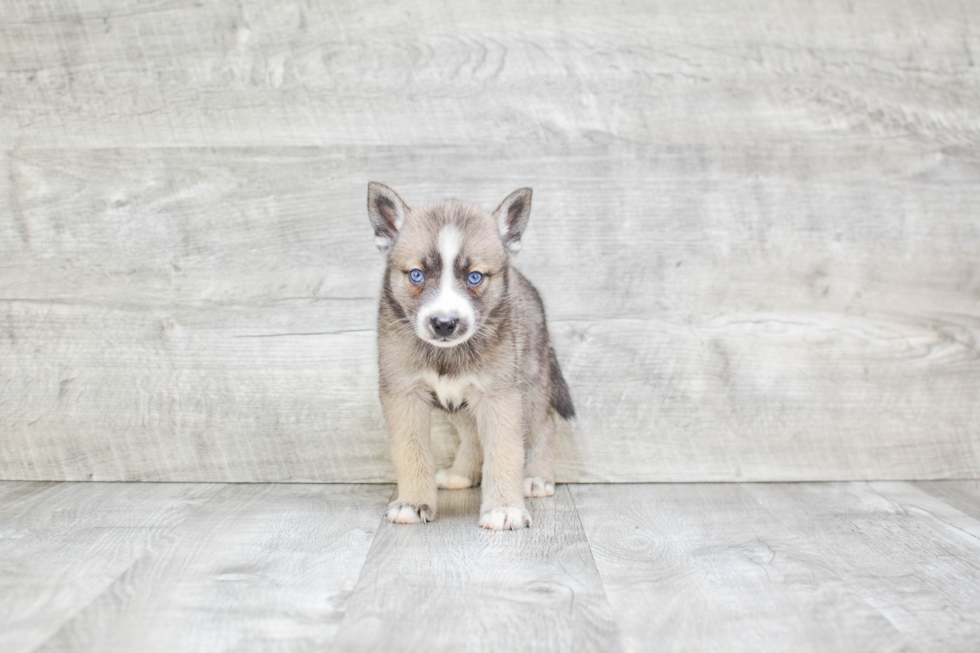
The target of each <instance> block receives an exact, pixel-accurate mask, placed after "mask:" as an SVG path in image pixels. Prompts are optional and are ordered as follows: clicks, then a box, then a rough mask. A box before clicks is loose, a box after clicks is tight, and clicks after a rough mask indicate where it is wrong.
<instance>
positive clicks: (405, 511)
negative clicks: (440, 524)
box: [385, 501, 436, 524]
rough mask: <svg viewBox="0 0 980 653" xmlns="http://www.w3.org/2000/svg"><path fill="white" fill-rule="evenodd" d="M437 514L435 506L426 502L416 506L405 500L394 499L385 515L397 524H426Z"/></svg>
mask: <svg viewBox="0 0 980 653" xmlns="http://www.w3.org/2000/svg"><path fill="white" fill-rule="evenodd" d="M435 516H436V510H435V508H432V507H430V506H428V505H427V504H424V503H423V504H422V505H420V506H416V505H415V504H412V503H406V502H404V501H392V502H391V503H389V504H388V510H386V511H385V517H386V518H387V519H388V521H390V522H393V523H395V524H424V523H425V522H427V521H432V520H433V518H435Z"/></svg>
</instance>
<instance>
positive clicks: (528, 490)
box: [524, 476, 555, 498]
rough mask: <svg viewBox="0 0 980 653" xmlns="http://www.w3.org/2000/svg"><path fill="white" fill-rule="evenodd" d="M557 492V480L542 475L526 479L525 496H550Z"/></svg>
mask: <svg viewBox="0 0 980 653" xmlns="http://www.w3.org/2000/svg"><path fill="white" fill-rule="evenodd" d="M554 493H555V482H554V481H549V480H548V479H546V478H544V477H541V476H534V477H530V476H529V477H528V478H525V479H524V496H526V497H528V498H531V497H550V496H551V495H553V494H554Z"/></svg>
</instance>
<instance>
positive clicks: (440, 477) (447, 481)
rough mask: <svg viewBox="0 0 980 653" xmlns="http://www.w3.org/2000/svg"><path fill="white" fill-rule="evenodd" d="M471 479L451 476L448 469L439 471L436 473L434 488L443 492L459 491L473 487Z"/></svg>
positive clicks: (456, 475) (459, 475)
mask: <svg viewBox="0 0 980 653" xmlns="http://www.w3.org/2000/svg"><path fill="white" fill-rule="evenodd" d="M473 485H474V483H473V479H471V478H467V477H466V476H463V475H461V474H453V473H452V472H451V471H450V470H448V469H440V470H439V471H438V472H436V487H437V488H442V489H443V490H461V489H463V488H465V487H473Z"/></svg>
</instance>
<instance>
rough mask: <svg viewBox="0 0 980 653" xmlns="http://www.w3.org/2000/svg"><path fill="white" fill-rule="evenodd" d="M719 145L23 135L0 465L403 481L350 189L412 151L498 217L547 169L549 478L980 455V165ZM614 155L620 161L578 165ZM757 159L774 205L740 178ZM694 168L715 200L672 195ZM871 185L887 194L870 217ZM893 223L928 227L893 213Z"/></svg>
mask: <svg viewBox="0 0 980 653" xmlns="http://www.w3.org/2000/svg"><path fill="white" fill-rule="evenodd" d="M630 152H632V154H630ZM702 155H703V153H692V152H685V151H681V150H678V151H675V152H673V153H669V154H657V153H654V152H652V151H651V150H649V149H642V150H639V149H635V148H634V149H633V150H620V151H619V152H618V153H609V152H608V151H604V150H596V149H590V150H588V151H583V152H580V153H579V154H578V155H575V156H572V155H569V156H566V157H555V158H553V159H549V160H545V161H544V163H542V161H541V160H539V159H537V158H536V157H531V156H528V157H523V158H521V157H512V158H510V159H503V158H500V159H498V158H497V157H491V158H490V160H491V161H496V162H495V163H492V164H491V163H488V162H487V160H486V159H485V158H484V159H480V161H481V163H477V164H470V163H468V159H467V157H466V156H463V155H460V154H458V153H453V152H452V151H449V150H429V151H422V152H419V151H415V152H414V153H412V152H410V151H409V150H398V149H389V150H385V151H379V152H377V153H376V156H365V155H359V154H358V153H357V151H354V150H343V149H340V150H322V149H315V148H314V149H287V150H277V151H262V152H256V151H246V150H221V151H202V150H143V151H123V150H106V151H97V152H90V151H82V150H78V151H67V152H65V151H33V152H27V153H17V154H15V155H14V156H13V157H12V158H11V165H12V166H13V168H14V176H13V179H14V180H15V182H16V187H17V193H16V194H15V195H14V198H15V200H16V205H17V210H18V213H17V215H18V216H19V218H18V219H19V220H20V222H19V223H18V224H19V225H20V226H19V227H17V229H14V227H13V226H12V225H10V230H8V233H7V236H6V237H5V238H4V239H3V241H2V245H0V246H2V248H3V250H4V254H5V255H6V256H5V257H4V260H5V261H7V263H6V266H5V268H4V276H3V293H4V294H3V297H2V298H0V306H2V307H3V309H4V312H3V313H2V314H0V320H2V322H0V328H2V330H3V332H4V333H5V334H7V338H6V339H4V340H3V341H0V350H2V354H3V360H4V361H5V364H4V367H3V370H2V374H3V378H4V383H5V388H6V390H5V393H4V402H5V406H6V411H5V416H4V418H3V419H4V421H5V425H6V429H5V432H6V433H7V437H5V438H3V439H0V474H3V476H4V477H5V478H17V479H44V478H68V479H73V480H88V479H95V480H120V479H122V480H137V479H148V480H168V481H192V480H202V479H206V480H213V481H269V480H274V481H390V480H392V478H393V475H392V471H391V466H390V462H389V460H388V453H387V445H386V441H385V436H384V431H383V421H382V419H381V415H380V408H379V405H378V402H377V398H376V397H377V389H376V383H377V381H376V371H375V357H376V353H375V348H374V332H373V324H374V315H375V311H376V297H377V284H378V280H379V278H380V276H381V262H380V259H379V257H378V256H377V253H376V252H375V250H374V248H373V246H372V245H371V243H370V238H371V234H370V230H369V229H368V227H367V219H366V218H365V217H364V216H363V212H364V211H363V206H361V204H362V203H363V202H362V200H363V198H362V197H361V195H362V194H363V192H362V191H363V188H362V187H361V185H362V184H361V182H362V181H363V178H366V176H367V173H365V170H366V169H368V168H371V167H374V169H375V170H381V169H388V170H397V171H399V172H398V174H396V175H394V176H396V177H401V178H402V179H404V180H406V183H405V186H406V187H407V191H403V192H404V194H405V197H406V198H407V199H408V200H409V201H410V202H412V203H415V200H416V198H431V197H433V196H438V195H436V193H438V192H440V191H438V190H437V189H436V187H435V184H434V182H432V181H430V180H423V179H422V178H420V177H419V174H418V172H417V169H418V167H419V165H420V164H419V161H420V157H421V158H422V159H423V160H424V161H425V162H426V164H427V165H428V166H431V167H434V168H436V170H437V173H438V174H436V175H434V178H440V179H443V178H449V179H450V180H451V181H450V182H447V185H449V186H452V187H456V188H461V192H460V195H462V196H466V197H473V198H474V200H475V201H479V202H482V204H483V205H484V206H488V207H490V206H492V205H493V203H494V201H495V200H494V199H493V198H495V197H496V195H502V194H503V193H504V192H506V190H505V189H507V188H509V186H510V185H513V184H515V183H517V182H516V180H517V179H519V178H527V179H530V180H531V181H532V182H535V183H536V182H538V181H540V185H538V184H537V183H536V185H537V186H538V188H539V190H538V191H536V195H535V198H536V199H535V201H536V204H535V206H536V212H535V215H534V218H533V219H532V222H531V228H530V232H529V234H528V236H527V239H526V240H527V242H526V245H525V248H524V251H522V254H521V257H520V259H519V263H520V265H521V267H522V269H524V270H525V271H526V272H527V274H528V275H529V276H530V278H531V279H532V280H534V281H535V282H536V283H537V285H538V287H539V288H540V289H541V291H542V294H543V295H544V298H545V302H546V305H547V307H548V309H549V314H550V316H551V321H552V332H553V335H554V338H555V341H556V346H557V349H558V352H559V358H560V359H561V363H562V366H563V368H564V370H565V373H566V376H567V377H568V379H569V382H570V384H571V387H572V392H573V396H574V398H575V400H576V402H577V405H578V408H579V410H578V412H579V415H580V419H579V421H578V423H577V425H576V426H575V428H574V430H571V431H566V433H565V435H564V437H563V438H562V439H561V440H560V452H559V478H560V479H561V480H566V481H575V480H584V481H649V480H672V481H673V480H680V481H685V480H686V481H689V480H699V479H700V480H739V479H752V480H813V479H817V480H839V479H848V478H872V479H874V478H877V479H900V478H964V477H967V478H968V477H971V476H975V475H977V474H978V473H980V445H978V443H977V439H976V437H975V433H976V428H977V425H978V424H980V413H978V404H977V402H976V401H974V398H975V397H976V396H977V393H978V392H980V359H978V357H977V354H976V344H975V343H976V341H977V338H978V334H980V317H978V316H977V314H976V312H977V310H976V306H977V300H976V299H975V297H976V296H977V293H978V292H980V286H978V284H980V274H978V273H977V269H976V266H977V263H976V261H977V260H978V259H976V257H973V256H972V254H971V255H968V252H969V251H970V250H971V249H972V248H973V244H974V243H976V242H980V235H978V233H977V229H978V225H977V223H976V222H975V220H973V218H972V216H974V215H976V214H977V213H978V212H980V196H978V195H977V193H976V192H975V191H973V190H970V191H968V192H954V189H960V190H966V186H962V184H961V183H960V182H956V183H953V182H951V181H950V182H948V181H943V180H950V179H953V180H956V179H959V180H968V179H972V178H973V177H974V176H975V175H976V171H977V160H975V159H974V158H973V157H972V155H970V154H967V153H965V152H960V153H959V154H955V155H950V156H944V157H941V158H939V159H935V158H930V157H931V156H932V155H928V156H927V155H923V154H921V153H919V154H915V153H914V152H912V151H908V152H906V155H905V156H906V158H904V159H902V158H898V159H893V160H891V163H890V165H891V166H892V170H893V171H895V172H894V173H888V172H885V171H883V170H882V169H881V168H880V165H879V164H880V162H881V160H882V159H883V158H885V157H886V152H885V151H884V150H882V149H878V150H875V151H871V152H869V151H867V150H866V148H863V147H857V148H855V147H852V146H849V145H841V146H840V147H838V148H825V152H824V155H819V156H818V155H817V154H814V153H811V155H810V156H805V157H801V156H798V155H796V154H794V153H793V152H792V151H791V150H789V149H784V150H781V151H777V152H776V153H775V154H774V155H773V156H774V158H772V159H770V158H766V157H761V158H759V159H755V158H750V157H748V156H747V155H740V154H738V153H733V152H728V153H725V152H719V151H715V152H713V153H711V154H710V155H708V158H707V159H706V160H705V159H704V158H702ZM929 160H931V161H933V163H931V164H929V163H928V161H929ZM597 161H601V162H604V163H605V164H608V165H609V166H613V168H611V169H610V171H609V172H608V176H602V177H592V178H590V177H589V174H590V171H593V170H594V169H595V166H596V164H597ZM626 161H631V163H630V165H629V166H627V164H626V163H625V162H626ZM542 165H544V170H542ZM922 165H934V166H935V167H934V170H933V171H932V172H928V173H924V172H922V169H921V166H922ZM480 166H483V167H484V168H488V167H491V166H492V167H493V169H492V170H489V171H488V178H489V182H488V181H487V179H481V178H479V177H478V176H476V168H477V167H480ZM423 167H426V166H423ZM746 170H754V171H755V172H754V174H756V175H760V176H761V177H757V178H756V181H755V182H752V183H755V184H757V185H758V193H760V194H761V196H764V197H768V199H765V200H764V201H760V200H758V199H753V198H752V197H751V196H750V195H748V194H746V191H745V190H744V185H745V181H744V179H743V177H742V175H743V173H744V171H746ZM413 171H414V172H413ZM645 175H649V176H650V177H649V178H650V179H655V180H659V181H658V182H657V183H658V184H663V185H664V187H665V188H666V187H668V186H671V185H673V186H680V187H683V190H682V191H679V192H677V193H676V194H675V195H672V196H671V197H672V199H671V202H672V205H671V206H659V207H657V208H656V210H655V212H654V214H653V216H652V217H651V215H650V214H649V211H650V209H649V202H651V201H654V202H662V201H663V199H662V198H663V195H661V194H660V193H659V192H658V191H657V190H656V189H651V188H649V187H648V186H649V180H647V181H644V176H645ZM426 176H428V173H426ZM511 176H513V179H512V178H511ZM321 179H331V180H333V182H332V183H331V184H326V185H324V184H322V183H321V182H320V180H321ZM570 180H575V183H574V184H571V183H569V182H570ZM963 183H965V181H964V182H963ZM699 185H700V186H702V187H704V186H707V187H717V188H718V190H717V197H718V202H717V203H716V204H712V205H710V206H709V205H706V206H703V207H701V208H696V207H695V208H691V207H688V208H684V207H683V201H682V198H685V197H687V198H697V197H698V196H699V195H698V191H697V187H698V186H699ZM494 188H498V189H500V190H499V192H497V193H496V194H494V190H493V189H494ZM740 189H741V190H740ZM870 195H875V196H876V197H877V198H878V199H879V200H881V201H882V202H883V203H884V204H885V206H883V207H882V208H881V209H876V211H878V212H877V213H874V214H868V215H867V216H866V220H865V221H863V222H860V223H856V222H854V221H853V220H852V219H851V218H850V217H849V216H852V215H854V214H857V213H859V212H861V211H863V210H864V208H867V207H869V206H872V204H873V203H869V200H868V197H869V196H870ZM602 197H607V198H615V206H611V205H610V206H604V205H603V204H602V203H601V201H600V198H602ZM777 198H778V199H777ZM742 200H744V202H742ZM835 203H836V204H835ZM926 204H928V205H929V206H931V207H932V209H931V213H930V215H932V219H931V221H929V222H925V221H924V220H925V215H924V214H921V213H920V208H921V207H922V206H925V205H926ZM835 205H836V206H837V207H839V208H837V209H835ZM800 206H802V207H804V209H805V210H804V211H803V212H800V211H794V212H790V213H787V214H785V217H777V216H776V214H775V213H774V212H776V211H778V210H780V207H785V208H789V207H800ZM613 209H615V210H613ZM730 209H733V210H734V209H737V210H736V211H735V213H734V214H732V213H729V212H728V211H729V210H730ZM895 214H900V215H903V216H906V217H905V218H903V219H904V220H906V221H909V220H913V221H921V222H916V224H919V225H920V227H915V228H911V227H910V228H909V229H907V230H905V231H904V232H902V231H899V232H896V231H895V228H894V227H895V225H894V220H893V219H892V217H891V216H893V215H895ZM66 216H77V217H74V218H72V219H68V218H67V217H66ZM18 230H19V231H18ZM705 233H709V234H711V235H712V238H709V239H705V237H704V234H705ZM832 234H833V235H832ZM583 260H587V261H595V262H596V263H595V266H592V267H590V268H589V269H588V271H587V272H584V273H579V271H578V270H579V267H580V266H579V265H578V264H577V263H576V261H583ZM441 433H442V434H443V435H440V438H441V440H440V441H441V442H443V443H444V444H443V445H442V446H441V449H442V450H448V449H449V448H451V438H450V439H449V440H447V439H446V438H445V436H444V433H445V429H443V431H441ZM447 455H448V454H447Z"/></svg>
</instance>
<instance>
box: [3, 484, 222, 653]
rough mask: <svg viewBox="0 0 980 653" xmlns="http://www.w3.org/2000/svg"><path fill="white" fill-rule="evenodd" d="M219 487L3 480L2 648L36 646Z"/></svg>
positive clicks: (25, 649) (15, 651)
mask: <svg viewBox="0 0 980 653" xmlns="http://www.w3.org/2000/svg"><path fill="white" fill-rule="evenodd" d="M217 490H218V487H217V486H213V485H177V484H166V485H140V484H90V483H83V484H74V483H61V484H49V483H0V650H3V651H5V652H8V651H9V652H10V653H20V652H24V653H26V652H28V651H34V650H36V649H37V647H38V646H39V645H41V644H42V643H43V642H44V641H45V640H47V639H48V638H49V637H51V636H52V635H53V634H54V633H55V632H57V631H58V629H59V627H61V625H62V624H64V623H65V622H67V621H68V620H70V619H71V618H72V617H73V616H74V615H76V614H77V613H78V612H80V611H82V610H83V609H84V608H85V607H86V606H87V605H89V604H90V603H91V602H92V601H93V600H95V599H96V597H98V596H100V595H101V594H102V593H103V592H104V591H105V590H106V588H108V587H111V586H112V585H113V584H114V583H116V582H118V581H117V579H119V578H120V577H121V576H123V575H124V574H125V573H126V572H127V569H129V568H130V567H131V566H132V565H133V563H135V562H136V561H137V560H139V559H140V558H141V557H143V556H144V555H146V554H147V553H149V552H150V551H154V550H158V548H159V547H161V546H163V544H164V542H165V540H166V538H167V537H168V534H169V533H170V532H171V531H173V529H174V528H175V527H176V526H177V525H178V524H180V523H181V522H182V521H183V520H184V519H186V518H187V517H188V515H189V514H191V513H193V512H194V511H195V510H196V509H198V508H199V507H200V506H201V504H203V503H205V502H206V501H207V500H208V499H210V498H211V497H212V496H213V495H214V494H215V493H216V492H217Z"/></svg>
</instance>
